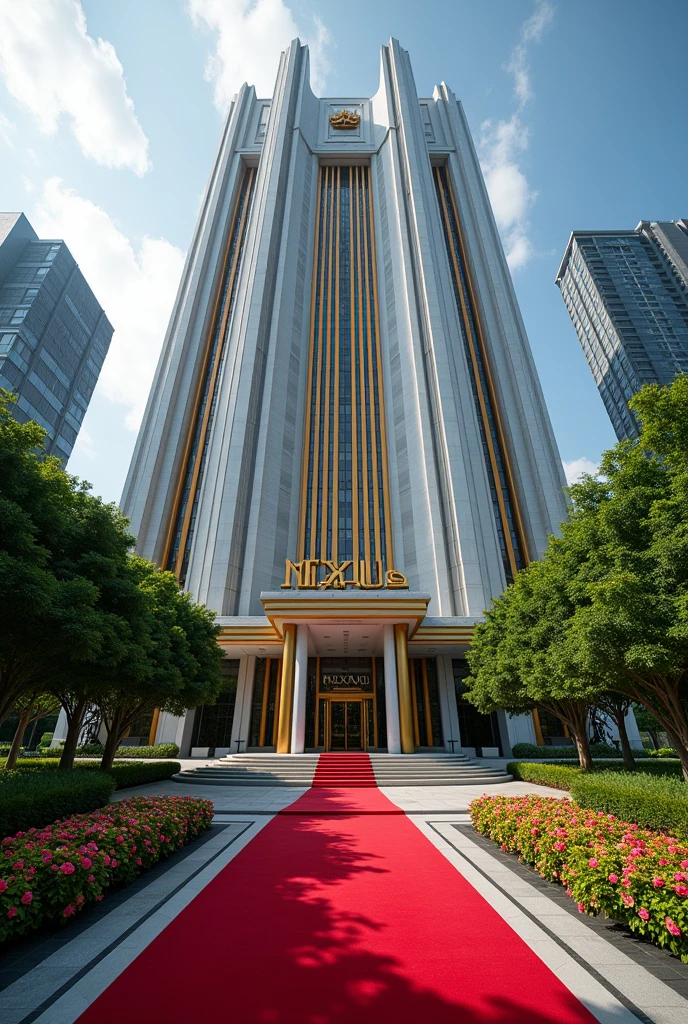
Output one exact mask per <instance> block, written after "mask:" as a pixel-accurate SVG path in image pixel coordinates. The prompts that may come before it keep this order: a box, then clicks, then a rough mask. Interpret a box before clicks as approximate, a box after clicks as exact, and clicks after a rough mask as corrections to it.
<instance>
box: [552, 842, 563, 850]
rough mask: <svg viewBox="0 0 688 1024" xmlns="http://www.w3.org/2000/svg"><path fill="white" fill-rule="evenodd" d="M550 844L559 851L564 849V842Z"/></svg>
mask: <svg viewBox="0 0 688 1024" xmlns="http://www.w3.org/2000/svg"><path fill="white" fill-rule="evenodd" d="M552 845H553V846H554V849H555V850H559V852H561V851H562V850H565V849H566V843H553V844H552Z"/></svg>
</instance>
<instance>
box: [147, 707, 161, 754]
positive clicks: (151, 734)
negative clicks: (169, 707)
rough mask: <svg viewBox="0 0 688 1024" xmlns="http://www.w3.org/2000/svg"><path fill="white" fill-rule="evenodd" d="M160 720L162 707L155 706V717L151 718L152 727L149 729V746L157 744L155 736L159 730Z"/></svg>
mask: <svg viewBox="0 0 688 1024" xmlns="http://www.w3.org/2000/svg"><path fill="white" fill-rule="evenodd" d="M159 721H160V708H153V717H152V718H151V724H150V729H149V731H148V746H149V747H152V746H153V745H154V744H155V737H156V734H157V731H158V722H159Z"/></svg>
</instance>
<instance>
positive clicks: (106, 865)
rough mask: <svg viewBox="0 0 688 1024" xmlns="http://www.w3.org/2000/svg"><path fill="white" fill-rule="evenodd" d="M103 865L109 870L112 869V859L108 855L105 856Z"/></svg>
mask: <svg viewBox="0 0 688 1024" xmlns="http://www.w3.org/2000/svg"><path fill="white" fill-rule="evenodd" d="M103 863H104V865H105V867H106V868H109V867H110V857H109V856H108V854H107V853H106V854H105V856H104V858H103Z"/></svg>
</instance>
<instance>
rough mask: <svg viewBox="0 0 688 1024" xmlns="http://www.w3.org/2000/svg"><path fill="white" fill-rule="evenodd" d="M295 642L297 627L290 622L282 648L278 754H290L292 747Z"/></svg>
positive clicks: (285, 628)
mask: <svg viewBox="0 0 688 1024" xmlns="http://www.w3.org/2000/svg"><path fill="white" fill-rule="evenodd" d="M295 642H296V626H295V625H294V624H293V623H291V622H290V623H287V625H285V627H284V647H283V648H282V678H281V680H280V706H279V721H278V723H277V753H278V754H288V753H289V752H290V747H291V715H292V705H293V699H294V655H295V651H294V647H295Z"/></svg>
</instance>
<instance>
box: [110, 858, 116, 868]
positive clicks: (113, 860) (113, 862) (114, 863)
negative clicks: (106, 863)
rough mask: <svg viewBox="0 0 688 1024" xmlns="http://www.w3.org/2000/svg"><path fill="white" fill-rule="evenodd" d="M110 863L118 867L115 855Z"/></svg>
mask: <svg viewBox="0 0 688 1024" xmlns="http://www.w3.org/2000/svg"><path fill="white" fill-rule="evenodd" d="M110 864H111V865H112V867H113V868H116V867H117V861H116V860H115V858H114V857H113V858H112V860H111V861H110Z"/></svg>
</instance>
